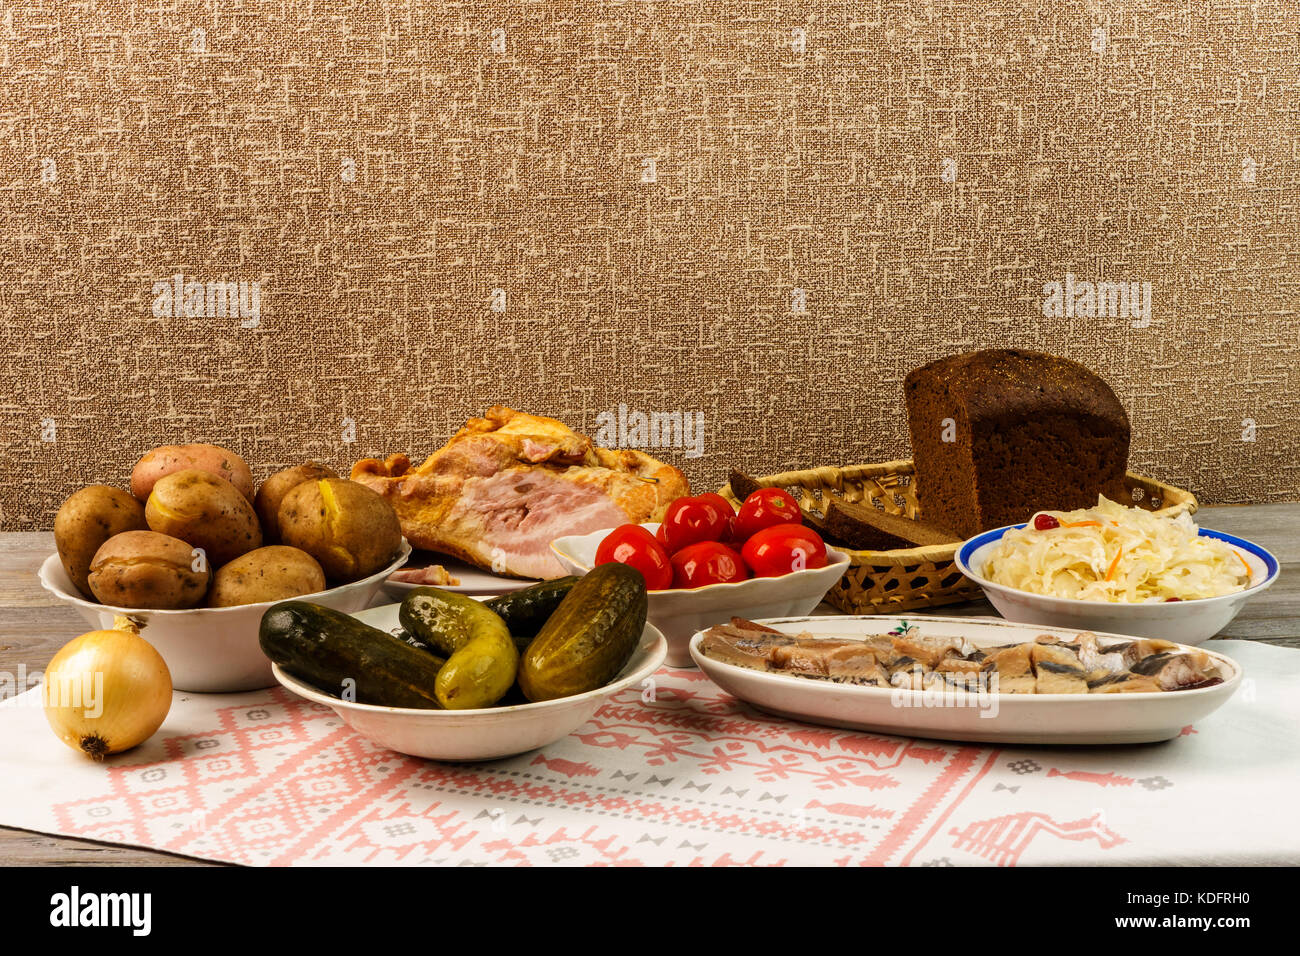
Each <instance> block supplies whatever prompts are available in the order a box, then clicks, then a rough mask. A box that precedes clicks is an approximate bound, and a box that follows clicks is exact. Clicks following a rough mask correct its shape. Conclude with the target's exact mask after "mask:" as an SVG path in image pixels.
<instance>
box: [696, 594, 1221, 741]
mask: <svg viewBox="0 0 1300 956" xmlns="http://www.w3.org/2000/svg"><path fill="white" fill-rule="evenodd" d="M690 651H691V656H692V657H693V658H694V659H695V662H696V664H698V665H699V667H700V669H701V670H703V671H704V673H705V674H707V675H708V676H709V678H710V679H711V680H712V681H713V682H714V683H715V684H717V685H718V686H719V687H721V688H722V689H723V690H724V691H726V692H727V693H729V694H731V695H733V696H735V697H738V698H739V699H741V700H743V701H745V702H746V703H749V704H752V705H753V706H755V707H757V708H759V709H760V710H763V711H766V712H768V713H771V714H775V715H777V716H780V717H788V718H790V719H793V720H800V721H805V722H808V723H814V724H826V725H829V726H832V727H843V728H846V729H850V730H867V731H874V732H877V733H885V734H895V735H899V736H906V737H929V738H934V739H939V740H969V741H979V742H984V743H998V744H1136V743H1150V742H1152V741H1158V740H1169V739H1171V738H1174V737H1177V736H1179V735H1180V734H1181V733H1182V732H1183V730H1184V729H1185V728H1186V727H1188V726H1189V725H1190V724H1192V723H1194V722H1195V721H1197V720H1200V719H1201V718H1203V717H1205V716H1206V715H1207V714H1209V713H1212V712H1213V711H1215V710H1217V709H1218V708H1219V707H1221V706H1222V705H1223V704H1224V703H1226V702H1227V700H1228V698H1229V697H1231V696H1232V695H1233V693H1234V692H1235V691H1236V689H1237V687H1238V685H1239V684H1240V683H1241V678H1242V669H1241V666H1240V665H1239V664H1237V663H1236V661H1234V660H1232V659H1231V658H1229V657H1225V656H1224V655H1222V654H1216V653H1215V652H1213V651H1206V650H1203V649H1201V648H1196V647H1189V646H1186V645H1183V644H1173V643H1170V642H1168V641H1161V640H1149V639H1145V638H1133V637H1124V636H1121V635H1116V634H1096V633H1092V632H1087V631H1083V632H1080V631H1077V630H1073V629H1068V628H1061V627H1043V626H1039V625H1032V624H1015V623H1011V622H1008V621H1003V620H998V619H994V618H983V619H982V618H963V617H932V616H928V615H911V616H908V617H882V616H874V615H870V616H861V617H842V616H817V617H787V618H774V619H768V620H764V621H745V620H743V619H741V618H733V619H732V621H731V623H730V624H722V625H718V626H716V627H711V628H709V629H708V630H706V631H699V632H697V633H696V634H695V635H694V636H693V637H692V638H691V643H690Z"/></svg>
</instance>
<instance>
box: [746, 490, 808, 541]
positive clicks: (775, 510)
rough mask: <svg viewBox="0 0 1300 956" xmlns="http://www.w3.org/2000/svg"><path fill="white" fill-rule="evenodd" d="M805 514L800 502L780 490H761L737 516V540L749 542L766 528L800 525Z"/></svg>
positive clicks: (749, 498)
mask: <svg viewBox="0 0 1300 956" xmlns="http://www.w3.org/2000/svg"><path fill="white" fill-rule="evenodd" d="M802 521H803V514H802V513H801V512H800V511H799V502H797V501H795V500H794V496H793V495H791V494H790V492H788V491H783V490H782V489H780V488H759V489H758V491H756V492H754V493H753V494H752V495H750V496H749V497H748V498H746V499H745V503H744V504H743V505H741V506H740V512H739V513H738V514H737V515H736V539H737V540H738V541H748V540H749V539H750V538H752V537H753V536H754V535H755V534H757V533H758V532H760V531H762V530H763V529H764V528H770V527H772V525H776V524H799V523H801V522H802Z"/></svg>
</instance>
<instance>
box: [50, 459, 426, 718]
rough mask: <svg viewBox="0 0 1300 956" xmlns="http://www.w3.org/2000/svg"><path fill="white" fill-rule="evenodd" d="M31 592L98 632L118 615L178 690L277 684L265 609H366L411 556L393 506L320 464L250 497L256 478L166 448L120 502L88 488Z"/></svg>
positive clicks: (58, 532)
mask: <svg viewBox="0 0 1300 956" xmlns="http://www.w3.org/2000/svg"><path fill="white" fill-rule="evenodd" d="M54 543H55V548H56V554H55V555H53V556H51V558H49V559H48V560H47V561H46V562H45V563H44V565H42V567H41V570H40V580H41V584H42V585H43V586H44V587H45V588H46V589H47V590H48V591H50V593H52V594H54V595H55V596H56V597H58V598H59V599H60V600H61V601H63V602H65V603H67V604H70V605H72V606H73V607H75V608H76V609H77V610H78V611H79V612H80V613H81V615H82V616H83V617H84V618H85V619H86V620H87V622H89V623H90V624H91V625H93V626H94V627H96V628H103V629H107V628H110V627H112V625H113V622H114V619H115V618H116V617H117V616H119V615H125V616H127V617H129V618H131V619H132V620H133V621H135V622H136V623H137V624H138V625H139V627H140V629H141V635H142V636H143V637H144V638H145V639H146V640H147V641H149V642H150V643H151V644H153V646H154V647H156V648H157V649H158V652H159V653H160V654H162V656H163V660H165V661H166V663H167V666H168V669H169V670H170V671H171V676H172V684H173V686H174V687H176V688H178V689H180V690H187V691H213V692H233V691H245V690H252V689H255V688H260V687H269V686H271V685H272V684H274V682H275V681H274V678H273V676H272V674H271V666H270V662H269V661H268V660H267V659H266V657H265V656H264V655H263V654H262V651H261V647H260V645H259V642H258V627H259V624H260V623H261V619H262V614H263V613H264V612H265V611H266V609H267V608H269V607H271V606H272V605H274V604H277V603H279V602H280V601H287V600H291V599H297V598H307V599H310V600H313V601H314V602H315V603H317V604H321V605H323V606H325V607H330V608H334V609H336V610H339V611H345V612H351V611H357V610H361V609H362V608H365V607H367V606H369V604H370V602H371V600H372V599H373V598H374V595H375V592H376V591H377V590H378V589H379V588H380V586H381V585H382V584H383V581H384V578H385V577H386V576H387V575H388V574H390V573H392V572H393V571H394V570H396V569H397V568H399V567H401V566H402V564H403V563H404V562H405V561H406V559H407V557H408V556H409V555H410V552H411V549H410V546H409V545H408V544H407V543H406V541H405V540H404V539H403V537H402V532H401V526H400V524H399V522H398V520H397V515H396V514H395V513H394V512H393V509H392V506H391V505H389V504H388V503H387V502H386V501H384V500H383V499H382V498H381V497H380V496H379V495H377V494H376V493H375V492H373V491H371V490H370V489H369V488H366V487H365V486H363V485H359V484H357V483H355V482H352V481H348V480H346V479H343V478H339V477H338V475H337V474H335V472H334V471H332V470H331V469H329V468H328V467H326V466H324V465H321V464H319V463H317V462H308V463H306V464H304V465H299V466H295V467H293V468H286V469H284V470H283V471H278V472H276V473H275V474H273V475H271V476H270V477H268V478H267V479H266V481H264V482H263V483H262V485H261V487H260V488H259V489H258V491H257V494H256V495H254V493H253V478H252V472H251V470H250V469H249V466H248V463H247V462H245V461H244V460H243V458H241V457H240V456H239V455H238V454H237V453H236V452H234V451H231V450H230V449H228V448H222V447H221V446H218V445H203V444H189V445H164V446H162V447H160V448H155V449H153V450H152V451H149V452H147V453H146V454H145V455H144V456H143V457H142V458H141V459H140V460H139V461H138V462H137V463H136V465H135V468H134V469H133V471H132V473H131V482H130V492H129V493H128V492H127V491H124V490H123V489H121V488H117V487H113V486H111V485H91V486H88V487H85V488H82V489H80V490H78V491H76V492H74V493H73V494H72V495H70V496H69V497H68V498H67V499H66V500H65V501H64V502H63V505H62V506H61V507H60V508H59V512H58V514H57V515H56V516H55V520H54Z"/></svg>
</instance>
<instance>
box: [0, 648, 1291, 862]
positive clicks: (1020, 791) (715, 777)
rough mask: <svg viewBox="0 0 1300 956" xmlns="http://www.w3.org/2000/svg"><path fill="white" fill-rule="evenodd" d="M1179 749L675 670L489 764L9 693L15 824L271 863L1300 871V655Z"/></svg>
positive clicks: (298, 717)
mask: <svg viewBox="0 0 1300 956" xmlns="http://www.w3.org/2000/svg"><path fill="white" fill-rule="evenodd" d="M1207 646H1208V647H1210V648H1213V649H1215V650H1219V651H1221V652H1223V653H1226V654H1228V655H1229V656H1231V657H1235V658H1236V659H1237V660H1238V661H1239V662H1240V663H1241V664H1242V666H1243V667H1244V668H1245V672H1246V679H1245V682H1244V683H1243V686H1242V688H1241V690H1239V691H1238V692H1237V694H1236V695H1235V696H1234V697H1233V699H1232V700H1231V701H1229V702H1228V704H1226V705H1225V706H1224V707H1223V708H1222V709H1220V710H1219V711H1216V712H1215V713H1214V714H1212V715H1210V716H1209V717H1207V718H1205V719H1204V720H1203V721H1202V722H1201V723H1200V724H1198V725H1196V726H1191V727H1187V728H1184V730H1183V733H1182V735H1181V736H1180V737H1179V738H1177V739H1175V740H1172V741H1168V742H1166V743H1162V744H1148V745H1139V746H1122V747H1092V748H1043V747H989V746H982V745H979V744H961V743H947V742H942V741H932V740H909V739H905V738H900V737H890V736H885V735H878V734H867V733H860V732H853V731H844V730H835V729H830V728H825V727H817V726H813V725H809V724H801V723H797V722H794V721H789V720H783V719H779V718H775V717H770V716H767V715H765V714H762V713H761V712H759V711H757V710H755V709H753V708H751V707H749V706H747V705H745V704H743V703H741V702H739V701H737V700H735V699H734V698H732V697H730V696H728V695H726V694H724V693H723V692H722V691H720V690H719V689H718V688H717V687H716V686H715V685H714V684H712V683H711V682H710V681H709V680H708V679H707V678H706V677H705V676H704V675H703V674H702V673H700V672H699V671H697V670H689V669H673V668H665V669H664V670H661V671H660V672H659V673H658V674H657V675H656V677H655V683H656V687H655V692H654V695H653V698H654V699H652V700H643V699H642V694H643V691H641V690H640V689H637V688H633V689H629V690H627V691H625V692H623V693H621V694H619V695H617V696H616V697H615V698H613V699H612V700H611V701H609V702H608V703H607V704H606V705H605V706H603V707H602V708H601V709H600V710H599V711H598V712H597V713H596V715H595V716H594V717H593V718H592V720H591V721H589V722H588V723H587V724H586V725H585V726H583V727H582V728H580V729H579V730H578V731H577V732H576V733H574V734H573V735H572V736H570V737H567V738H565V739H564V740H561V741H559V742H558V743H556V744H553V745H551V746H548V747H545V748H542V749H541V750H537V751H533V752H531V753H527V754H523V755H521V756H518V757H513V758H510V759H506V760H499V761H494V762H491V763H483V764H460V765H456V764H441V763H434V762H430V761H424V760H419V759H415V758H411V757H405V756H403V755H401V754H396V753H393V752H391V751H387V750H384V749H382V748H379V747H376V746H374V745H372V744H370V743H368V742H367V741H366V740H364V739H363V738H361V737H359V736H357V735H356V734H354V733H353V732H352V731H351V730H349V729H348V728H347V727H346V726H345V725H344V724H343V723H342V721H340V720H339V719H338V718H337V717H336V716H335V715H334V713H333V712H332V711H330V710H329V709H327V708H325V707H321V706H318V705H315V704H312V703H309V702H307V701H304V700H301V699H299V698H297V697H295V696H293V695H292V694H290V693H288V692H287V691H285V690H283V689H282V688H278V687H277V688H273V689H270V690H263V691H257V692H253V693H247V694H221V695H216V694H214V695H204V694H191V693H177V695H176V697H175V700H174V703H173V706H172V710H171V713H170V715H169V716H168V719H167V721H166V723H165V724H164V725H163V727H162V729H161V730H160V731H159V732H158V733H157V734H156V735H155V736H154V737H153V738H152V739H151V740H150V741H149V742H148V743H146V744H145V745H143V746H141V747H139V748H137V749H136V750H134V751H132V752H129V753H126V754H122V755H119V756H117V757H113V758H110V759H108V760H107V761H105V762H104V763H103V764H95V763H92V762H90V761H88V760H86V759H84V758H82V757H81V756H80V755H78V754H76V753H74V752H73V751H72V750H70V749H69V748H67V747H66V746H64V745H63V744H62V743H60V742H59V741H58V740H57V739H56V738H55V737H54V735H53V733H52V732H51V731H50V729H49V727H48V725H47V724H46V721H45V717H44V714H43V712H42V710H41V707H40V696H39V690H34V691H28V692H27V693H25V694H22V695H20V696H18V697H14V698H11V699H10V700H7V701H5V702H4V703H3V704H0V825H4V826H10V827H19V828H23V829H28V830H36V831H40V832H44V833H53V834H61V835H65V836H72V837H82V838H86V839H91V840H99V841H105V842H109V843H118V844H128V845H133V846H140V847H147V848H151V849H157V850H165V851H169V852H173V853H181V854H186V855H189V856H193V857H199V858H203V859H209V860H221V861H229V862H234V863H243V864H250V865H269V866H281V865H335V864H349V865H351V864H372V865H373V864H380V865H383V864H395V865H487V864H502V865H536V866H542V865H626V866H659V865H674V866H724V865H730V864H755V865H839V866H866V865H872V864H890V865H912V866H914V865H920V866H948V865H966V864H974V865H994V864H995V865H999V866H1011V865H1016V864H1062V863H1091V864H1137V863H1152V864H1173V863H1177V864H1204V863H1236V864H1251V863H1292V864H1294V863H1300V833H1298V832H1297V831H1296V830H1295V828H1288V827H1279V826H1278V825H1277V821H1276V817H1275V816H1273V815H1271V814H1269V813H1268V812H1261V810H1263V811H1267V809H1268V808H1279V807H1287V808H1290V807H1294V806H1295V805H1296V803H1297V799H1298V798H1300V742H1298V741H1297V736H1296V730H1297V727H1300V653H1297V652H1296V651H1293V650H1286V649H1281V648H1274V647H1269V646H1266V645H1261V644H1255V643H1251V642H1244V641H1215V642H1211V644H1210V645H1207Z"/></svg>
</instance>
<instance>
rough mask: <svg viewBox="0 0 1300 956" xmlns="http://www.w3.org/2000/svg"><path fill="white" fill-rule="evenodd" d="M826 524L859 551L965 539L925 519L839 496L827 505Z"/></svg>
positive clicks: (894, 548)
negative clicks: (916, 518)
mask: <svg viewBox="0 0 1300 956" xmlns="http://www.w3.org/2000/svg"><path fill="white" fill-rule="evenodd" d="M825 523H826V530H827V531H829V532H830V533H831V534H832V535H833V536H835V537H836V538H838V539H839V540H841V541H843V542H844V543H845V544H847V545H848V546H849V547H851V548H853V549H854V550H855V551H896V550H898V549H900V548H916V547H921V546H925V545H931V544H955V543H957V542H958V541H960V540H961V538H959V537H958V536H957V535H955V534H953V533H952V532H951V531H948V530H946V529H944V528H939V527H936V526H935V525H932V524H928V523H926V522H924V521H915V520H913V519H911V518H904V517H903V516H902V515H891V514H888V513H887V512H884V511H881V510H880V509H878V508H873V507H871V506H869V505H862V504H853V503H852V502H848V501H839V500H838V499H836V500H832V501H831V503H830V507H829V508H827V510H826V522H825Z"/></svg>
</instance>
